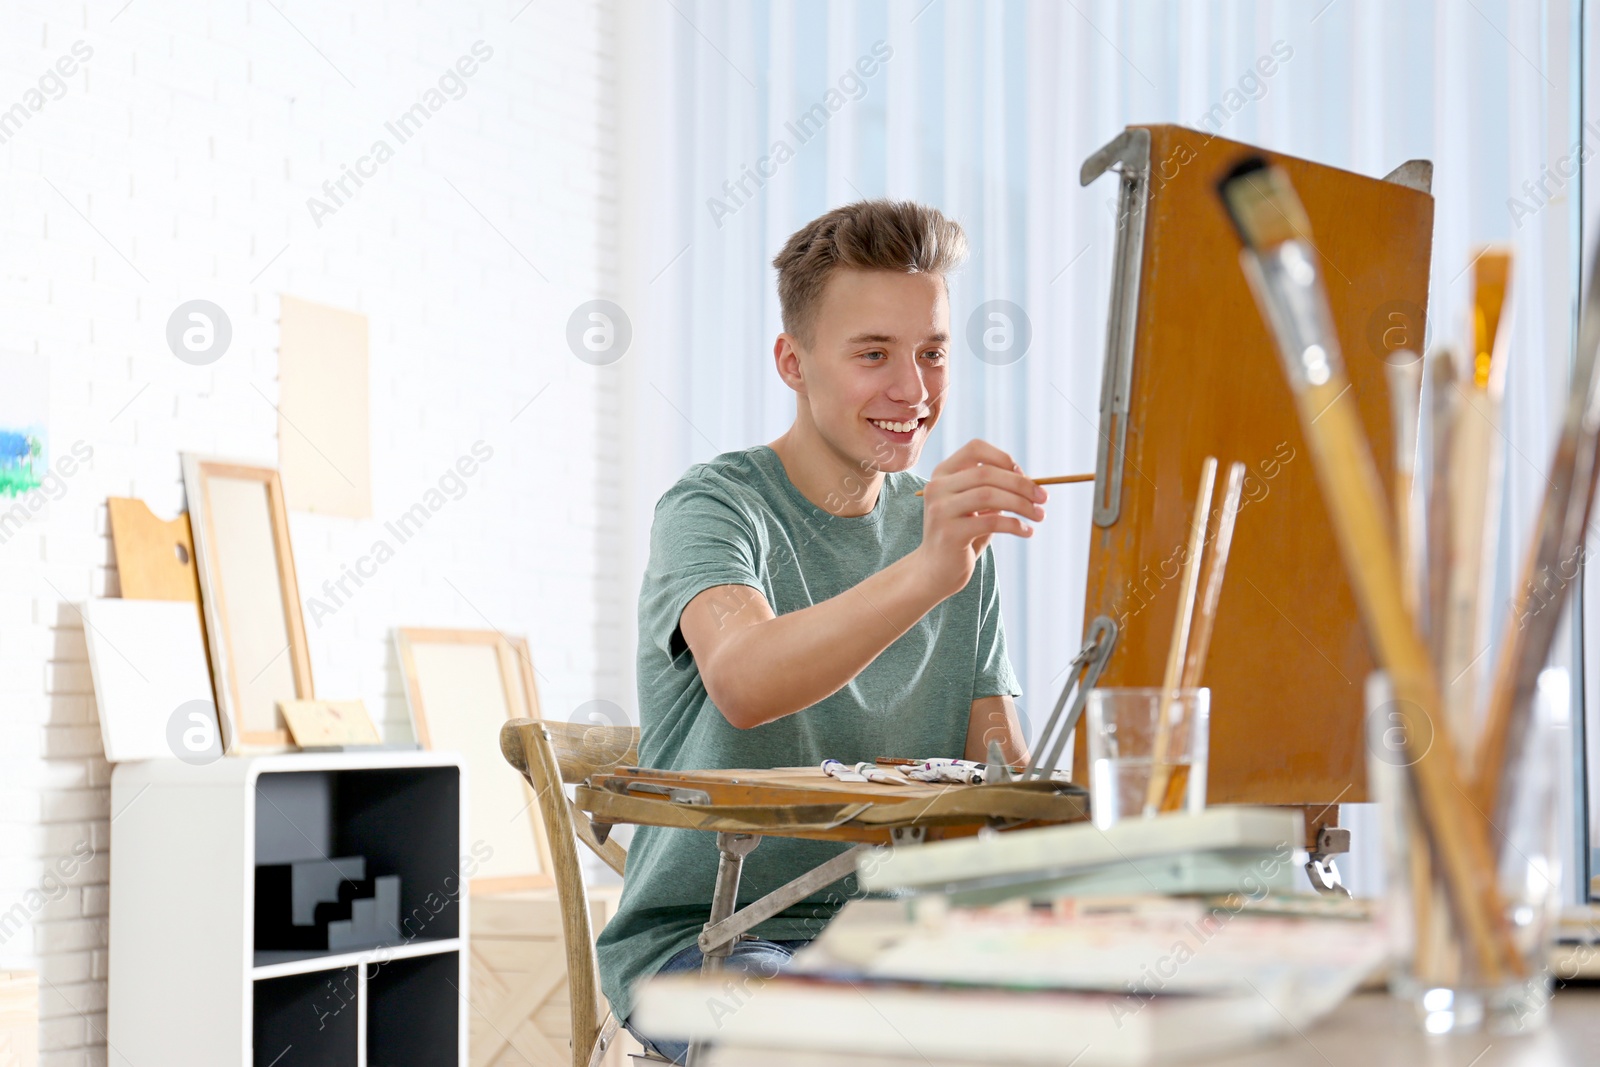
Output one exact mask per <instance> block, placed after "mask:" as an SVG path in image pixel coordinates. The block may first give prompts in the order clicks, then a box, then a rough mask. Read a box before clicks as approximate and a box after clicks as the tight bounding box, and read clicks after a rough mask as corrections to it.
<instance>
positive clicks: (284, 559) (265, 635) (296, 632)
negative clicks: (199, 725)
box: [183, 453, 315, 753]
mask: <svg viewBox="0 0 1600 1067" xmlns="http://www.w3.org/2000/svg"><path fill="white" fill-rule="evenodd" d="M183 485H184V490H185V492H186V493H187V495H188V498H189V524H190V526H191V527H192V529H193V534H194V549H195V563H196V564H197V565H198V567H199V571H200V600H201V606H202V607H203V608H204V610H205V621H206V640H207V643H208V644H209V646H210V650H211V667H212V672H213V674H214V679H213V681H214V682H215V686H216V693H217V718H218V720H219V721H220V723H221V725H222V734H223V745H224V747H225V749H226V751H228V752H229V753H235V752H238V751H240V750H241V749H244V748H254V749H261V748H288V747H291V745H292V741H291V739H290V735H289V727H288V724H287V723H286V722H285V721H284V718H283V713H282V711H281V710H280V709H279V704H280V702H282V701H285V700H309V699H311V697H312V696H314V695H315V694H314V693H313V692H312V686H311V654H310V651H309V649H308V647H307V645H306V627H305V620H304V618H303V617H302V616H301V613H300V587H299V583H298V581H297V580H296V578H295V571H294V553H293V551H292V550H291V548H290V546H289V516H288V512H287V511H286V510H285V508H284V503H283V485H282V483H281V482H280V481H279V480H278V472H277V471H275V470H273V469H272V468H270V467H257V466H250V465H248V464H243V463H234V462H230V461H227V460H219V459H208V458H205V457H201V456H196V455H192V454H188V453H185V454H184V456H183Z"/></svg>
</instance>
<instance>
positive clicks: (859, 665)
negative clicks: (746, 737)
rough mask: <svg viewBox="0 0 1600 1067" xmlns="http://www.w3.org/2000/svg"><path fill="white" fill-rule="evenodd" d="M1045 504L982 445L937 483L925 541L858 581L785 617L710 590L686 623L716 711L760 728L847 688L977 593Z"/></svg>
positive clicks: (943, 467)
mask: <svg viewBox="0 0 1600 1067" xmlns="http://www.w3.org/2000/svg"><path fill="white" fill-rule="evenodd" d="M1044 500H1045V493H1044V490H1042V489H1040V488H1039V487H1038V486H1036V485H1034V484H1033V483H1032V482H1031V481H1029V480H1028V479H1027V478H1026V477H1024V476H1023V474H1022V473H1021V471H1020V470H1018V469H1017V468H1016V464H1015V463H1014V462H1013V461H1012V459H1011V457H1010V456H1007V455H1006V454H1005V453H1004V452H1001V451H1000V450H999V449H997V448H995V447H994V446H993V445H989V444H986V443H985V442H982V441H973V442H971V443H970V444H968V445H966V446H964V447H963V448H961V449H960V450H958V451H957V452H956V453H955V454H954V455H952V456H951V457H950V458H949V459H947V460H946V461H945V462H944V463H941V464H940V465H939V467H938V468H937V469H935V471H934V476H933V478H932V479H930V480H929V482H928V485H927V487H926V489H925V491H924V493H923V534H922V544H921V545H920V546H918V547H917V548H916V549H915V550H914V551H912V552H911V553H909V554H907V555H906V556H903V557H902V558H900V559H899V560H897V561H895V562H894V563H892V564H890V565H889V566H887V567H885V568H884V569H883V570H881V571H879V572H878V573H877V574H874V575H872V576H870V577H868V578H867V579H866V580H864V581H862V582H861V583H859V584H858V585H856V586H854V587H852V588H850V589H847V590H845V591H844V592H843V593H840V594H839V595H838V596H836V597H832V598H830V599H828V600H824V601H822V602H821V603H819V604H813V605H812V606H811V607H808V608H802V609H801V610H799V611H791V612H786V613H784V614H783V615H774V614H773V611H772V607H771V605H770V604H768V603H767V600H766V597H764V596H763V595H762V594H761V592H760V591H759V590H756V589H752V588H750V587H748V586H742V585H721V586H715V587H713V588H711V589H707V590H705V591H703V592H702V593H700V594H699V595H698V596H696V597H695V598H694V599H693V600H691V601H690V602H689V606H688V607H686V608H684V610H683V615H682V616H681V617H680V618H679V620H678V626H679V628H680V629H681V630H682V631H683V638H684V641H685V642H686V643H687V644H688V646H689V650H690V651H691V652H692V653H693V654H694V658H695V662H696V664H697V665H698V667H699V669H700V677H701V679H702V680H703V681H704V682H705V686H706V691H707V693H709V694H710V696H711V701H712V703H714V704H715V705H716V706H717V707H718V708H719V709H721V711H722V714H723V715H724V716H725V717H726V718H727V720H728V721H729V722H730V723H732V724H733V725H734V726H736V727H739V728H740V729H749V728H751V727H754V726H760V725H762V724H763V723H768V722H772V721H773V720H775V719H781V718H783V717H784V716H785V715H792V714H794V713H795V712H797V711H800V710H802V709H804V708H808V707H810V706H811V705H813V704H815V703H817V702H818V701H820V700H822V699H823V698H825V697H827V696H829V695H831V694H833V693H836V692H838V691H839V690H840V689H842V688H844V687H845V686H846V685H848V684H849V682H850V680H851V679H853V678H854V677H855V676H856V675H858V674H860V673H861V671H862V670H863V669H864V668H865V667H866V666H867V664H869V663H871V662H872V661H873V660H874V659H876V658H877V657H878V654H879V653H881V652H882V651H883V650H884V649H886V648H888V647H889V645H890V644H892V643H893V642H894V641H895V639H896V638H898V637H899V636H900V635H901V634H903V633H905V632H906V631H907V630H909V629H911V627H912V626H913V625H915V623H916V622H917V620H918V619H920V618H922V617H923V616H924V615H926V614H927V613H928V611H929V610H930V609H932V608H933V607H934V606H935V605H937V604H938V603H939V602H940V601H942V600H944V599H945V598H946V597H949V596H952V595H954V594H955V593H957V592H959V591H960V590H961V589H962V588H964V587H965V586H966V584H967V582H968V580H969V579H970V578H971V577H972V571H973V568H974V567H975V566H976V564H977V559H978V557H979V556H980V555H982V553H983V549H984V548H985V547H986V546H987V545H988V543H989V539H990V538H991V537H993V536H994V535H995V534H996V533H1011V534H1016V535H1018V536H1021V537H1027V536H1029V535H1031V534H1032V532H1033V531H1032V528H1031V527H1029V526H1028V525H1027V523H1025V522H1024V521H1023V520H1022V519H1021V518H1018V517H1017V516H1026V517H1027V518H1029V519H1033V520H1035V521H1038V520H1040V519H1043V518H1044V508H1043V507H1042V504H1043V502H1044ZM1006 512H1011V513H1012V514H1006Z"/></svg>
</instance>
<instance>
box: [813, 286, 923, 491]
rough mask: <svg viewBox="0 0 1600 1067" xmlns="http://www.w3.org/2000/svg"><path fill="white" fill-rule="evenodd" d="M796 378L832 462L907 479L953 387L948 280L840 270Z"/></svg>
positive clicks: (827, 292)
mask: <svg viewBox="0 0 1600 1067" xmlns="http://www.w3.org/2000/svg"><path fill="white" fill-rule="evenodd" d="M800 369H801V373H802V375H803V377H804V388H803V394H802V396H801V403H802V404H804V405H807V406H808V407H809V409H810V413H811V421H812V422H813V423H814V424H815V426H816V428H817V430H818V432H819V433H820V434H821V436H822V439H823V440H824V441H825V442H827V444H828V445H829V446H830V447H831V448H832V449H833V450H834V452H835V453H837V454H838V455H839V456H840V457H841V458H844V459H846V460H848V461H849V462H850V463H852V464H854V465H857V466H859V467H860V468H861V469H862V470H878V471H885V472H889V471H903V470H909V469H910V468H911V467H913V466H914V465H915V464H916V462H917V458H918V457H919V456H920V455H921V454H922V446H923V444H925V443H926V442H927V439H928V433H929V431H931V430H932V429H933V426H934V424H935V423H936V422H938V421H939V413H940V411H942V410H943V408H944V398H945V389H946V388H947V386H948V382H949V373H950V306H949V303H948V301H947V300H946V298H945V285H944V279H942V278H941V277H939V276H938V275H936V274H902V273H900V272H898V271H877V270H875V271H860V270H836V271H834V272H833V274H832V275H831V276H830V277H829V279H828V284H827V287H826V288H825V289H824V290H823V293H822V302H821V305H820V307H819V308H818V312H817V317H816V321H815V323H814V328H813V335H812V344H811V346H810V348H808V349H801V350H800Z"/></svg>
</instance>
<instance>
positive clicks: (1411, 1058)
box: [711, 986, 1600, 1067]
mask: <svg viewBox="0 0 1600 1067" xmlns="http://www.w3.org/2000/svg"><path fill="white" fill-rule="evenodd" d="M974 1025H982V1022H981V1020H974ZM936 1051H937V1050H934V1049H930V1050H928V1052H929V1055H928V1056H927V1057H926V1058H918V1059H901V1058H898V1057H881V1056H850V1055H841V1054H838V1053H812V1052H783V1051H774V1050H770V1049H759V1050H757V1049H738V1048H718V1049H714V1050H713V1051H712V1057H711V1065H712V1067H912V1065H916V1067H993V1065H991V1064H983V1065H979V1064H974V1063H969V1062H967V1061H954V1060H941V1059H936V1058H934V1054H935V1053H936ZM1184 1062H1186V1063H1189V1064H1193V1065H1194V1067H1593V1065H1594V1064H1597V1063H1600V987H1595V986H1585V987H1572V988H1568V989H1564V990H1562V991H1561V992H1559V993H1557V994H1556V997H1555V1000H1554V1002H1553V1005H1552V1015H1551V1021H1550V1026H1549V1027H1548V1028H1547V1029H1545V1030H1544V1031H1542V1032H1540V1033H1536V1034H1531V1035H1522V1036H1518V1037H1495V1036H1491V1035H1488V1034H1478V1035H1474V1036H1465V1037H1430V1036H1428V1035H1426V1034H1424V1033H1422V1031H1421V1030H1420V1029H1419V1028H1418V1026H1417V1024H1416V1022H1415V1017H1414V1016H1413V1015H1412V1014H1411V1009H1410V1008H1409V1007H1408V1006H1406V1005H1403V1004H1400V1003H1399V1002H1397V1001H1395V1000H1394V999H1392V998H1391V997H1389V996H1388V995H1387V994H1385V993H1362V994H1359V995H1357V996H1354V997H1351V998H1350V999H1349V1000H1347V1001H1345V1003H1344V1004H1342V1005H1340V1007H1339V1008H1338V1009H1337V1010H1335V1011H1334V1012H1333V1014H1332V1015H1330V1016H1328V1017H1327V1018H1326V1019H1324V1020H1322V1022H1320V1023H1318V1024H1317V1025H1316V1026H1314V1027H1311V1028H1310V1029H1308V1030H1306V1031H1305V1032H1304V1033H1303V1034H1301V1035H1299V1036H1295V1037H1290V1038H1287V1039H1285V1040H1281V1041H1275V1042H1273V1043H1271V1044H1266V1045H1262V1046H1260V1047H1258V1048H1256V1049H1253V1050H1251V1051H1249V1052H1242V1053H1232V1054H1229V1055H1224V1056H1213V1057H1210V1058H1207V1059H1203V1060H1187V1061H1184Z"/></svg>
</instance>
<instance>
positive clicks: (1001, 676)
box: [599, 200, 1046, 1059]
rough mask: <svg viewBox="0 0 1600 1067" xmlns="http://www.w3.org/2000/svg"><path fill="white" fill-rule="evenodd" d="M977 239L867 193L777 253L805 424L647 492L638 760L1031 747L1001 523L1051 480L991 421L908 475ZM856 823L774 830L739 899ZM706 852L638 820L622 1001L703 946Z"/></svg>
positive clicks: (712, 870) (687, 761) (1029, 514)
mask: <svg viewBox="0 0 1600 1067" xmlns="http://www.w3.org/2000/svg"><path fill="white" fill-rule="evenodd" d="M965 257H966V237H965V235H964V234H963V233H962V231H961V227H960V226H959V225H957V224H956V223H955V222H954V221H952V220H950V219H948V218H946V217H945V216H943V215H942V214H940V213H939V212H938V211H936V210H934V209H932V208H929V207H925V206H923V205H920V204H915V203H909V202H891V201H885V200H873V201H864V202H861V203H855V204H850V205H847V206H845V207H841V208H838V209H836V210H834V211H830V212H828V213H827V214H826V215H823V216H822V217H821V218H819V219H817V220H815V221H814V222H812V223H810V224H809V225H807V226H806V227H805V228H803V229H802V230H800V231H799V232H798V233H796V234H794V235H793V236H792V237H790V238H789V241H788V243H787V244H786V245H785V246H784V248H783V251H782V252H781V253H779V255H778V257H777V258H776V259H775V260H774V261H773V262H774V266H776V267H777V270H778V297H779V302H780V304H781V305H782V312H783V325H784V332H783V333H781V334H780V335H779V336H778V339H777V342H776V343H775V345H774V347H773V355H774V358H775V361H776V364H777V371H778V375H779V377H781V378H782V379H783V381H784V383H785V384H786V385H788V386H789V388H790V389H792V390H794V393H795V397H796V404H795V419H794V424H793V425H792V426H790V427H789V429H788V430H787V431H786V432H785V433H784V434H783V436H781V437H779V438H778V439H777V440H776V441H773V442H772V444H771V445H763V446H760V447H757V448H752V449H747V450H745V451H742V452H729V453H726V454H724V455H721V456H718V457H717V458H716V459H713V460H711V461H710V462H709V463H703V464H700V465H698V466H696V467H693V468H691V469H690V470H689V472H688V473H686V474H685V475H684V476H683V478H682V479H681V480H680V481H679V482H678V483H677V485H675V486H673V487H672V488H671V489H670V490H669V491H668V492H667V494H666V495H665V496H663V497H662V498H661V501H660V503H659V504H657V506H656V514H655V523H654V526H653V528H652V530H651V545H650V563H649V568H648V570H647V571H646V573H645V577H644V583H643V587H642V589H641V590H640V594H639V661H638V675H639V708H640V718H641V724H642V731H641V736H640V742H639V760H640V763H641V764H642V765H644V766H646V767H656V768H664V769H677V770H690V769H705V768H714V767H718V768H720V767H793V766H807V765H810V766H815V765H817V764H818V763H820V762H821V761H822V760H823V759H826V758H830V757H831V758H833V759H838V760H843V761H844V762H846V763H854V762H857V761H860V760H872V759H874V758H876V757H878V756H915V757H930V756H958V757H962V756H964V757H966V758H968V759H982V758H983V756H984V754H985V752H986V751H987V748H988V743H989V741H990V740H997V741H999V742H1000V744H1001V749H1002V751H1003V752H1004V753H1005V755H1006V757H1007V758H1008V759H1009V760H1011V761H1013V762H1019V761H1020V760H1022V759H1023V758H1024V757H1025V753H1024V747H1023V741H1022V737H1021V733H1020V730H1019V729H1018V725H1017V717H1016V709H1015V706H1014V705H1013V703H1012V698H1013V697H1015V696H1017V695H1019V694H1020V692H1021V690H1020V689H1019V688H1018V686H1017V679H1016V675H1015V674H1014V673H1013V672H1012V669H1011V663H1010V661H1009V659H1008V658H1007V655H1006V642H1005V632H1004V629H1003V627H1002V625H1001V621H1000V598H999V593H998V591H997V585H996V581H995V571H994V555H993V551H992V550H991V549H990V548H989V540H990V538H991V537H993V536H994V535H995V534H997V533H1007V534H1014V535H1016V536H1019V537H1028V536H1031V534H1032V532H1033V531H1032V527H1031V526H1030V525H1029V524H1028V523H1029V520H1031V521H1038V520H1041V519H1043V518H1044V502H1045V499H1046V494H1045V492H1044V490H1043V489H1040V488H1039V487H1038V486H1036V485H1034V484H1033V482H1031V481H1029V480H1028V479H1027V478H1026V477H1025V476H1024V475H1023V474H1022V471H1021V468H1020V467H1019V466H1018V465H1017V464H1016V463H1015V462H1013V461H1012V459H1011V457H1010V456H1008V455H1006V454H1005V453H1004V452H1002V451H1001V450H999V449H998V448H995V447H994V446H992V445H989V444H987V443H985V442H983V441H972V442H970V443H969V444H967V445H966V446H964V447H963V448H961V449H959V450H958V451H956V452H955V453H954V454H953V455H951V456H950V458H948V459H946V460H945V461H944V462H943V463H941V464H940V465H939V466H938V467H936V468H935V469H934V472H933V477H932V479H930V480H928V481H926V482H924V480H923V479H921V478H919V477H917V476H915V475H913V474H911V473H910V470H911V468H912V467H913V466H914V465H915V464H916V462H917V460H918V458H919V457H920V456H921V454H922V448H923V445H924V444H925V443H926V441H927V439H928V434H929V432H930V431H932V429H933V427H934V426H935V424H937V423H938V421H939V415H940V413H941V412H942V411H943V409H944V404H945V400H946V395H947V391H948V389H949V387H950V380H949V379H950V362H951V360H950V308H949V290H948V286H947V284H946V281H945V275H946V274H947V273H948V272H950V271H951V270H953V269H955V268H956V267H957V266H958V265H959V264H960V263H961V261H962V260H963V259H965ZM919 489H922V490H924V495H923V496H922V497H918V496H917V495H916V493H917V490H919ZM843 847H844V846H842V845H839V844H834V843H829V842H821V841H801V840H794V839H784V838H766V839H764V840H763V841H762V842H761V845H760V847H759V848H757V849H756V850H755V851H754V852H752V853H751V854H750V856H749V858H748V859H747V860H746V861H745V864H744V876H743V880H742V882H741V885H740V892H739V901H740V903H741V904H744V903H748V902H749V901H752V900H754V899H756V898H757V897H759V896H762V895H764V894H766V893H767V892H769V891H771V890H773V889H776V888H778V887H779V886H781V885H783V884H784V883H785V882H788V881H790V880H792V879H794V878H796V877H798V876H800V875H801V874H804V873H805V872H806V871H808V870H810V869H811V868H813V867H815V866H817V865H818V864H820V863H822V862H824V861H825V860H827V859H829V858H830V857H831V856H833V855H836V854H837V853H838V852H839V851H840V850H841V849H842V848H843ZM716 869H717V849H716V840H715V835H713V834H709V833H701V832H697V831H692V830H669V829H659V828H652V827H645V828H641V829H640V830H639V831H638V832H637V834H635V836H634V839H633V847H632V849H631V850H630V851H629V854H628V871H627V876H626V878H625V880H624V887H623V892H622V901H621V905H620V907H619V909H618V911H617V914H616V916H615V917H614V918H613V919H612V920H611V922H610V923H609V924H608V925H607V926H606V928H605V930H604V931H603V932H602V934H601V936H600V943H599V951H600V969H601V976H602V985H603V987H604V991H605V994H606V996H607V998H608V999H609V1000H610V1001H611V1005H612V1009H613V1011H615V1013H616V1015H617V1017H618V1018H619V1019H623V1020H626V1019H627V1017H628V1013H629V1012H630V1010H631V1007H632V999H631V994H632V986H633V983H634V982H636V981H637V980H638V979H639V978H641V977H644V976H647V975H651V974H657V973H667V972H671V971H681V970H690V969H696V968H698V967H699V966H700V963H701V956H700V951H699V948H698V947H697V946H696V944H695V939H696V937H697V936H698V935H699V932H700V928H701V927H702V926H703V925H704V924H705V922H706V917H707V915H708V913H709V911H710V906H711V895H712V886H713V882H714V880H715V876H716ZM852 881H853V879H846V880H845V882H843V883H840V885H838V886H834V887H832V890H831V891H830V892H824V893H821V894H818V895H817V896H816V897H814V898H812V899H810V900H808V901H806V902H805V903H803V904H801V905H799V906H796V907H794V908H791V909H790V910H789V911H787V912H785V913H783V914H782V915H779V916H777V917H776V918H774V919H771V920H769V921H767V922H766V923H763V924H762V925H760V926H758V927H756V928H755V931H754V933H755V934H756V936H757V938H759V940H750V941H741V942H739V943H738V944H737V945H736V946H735V949H734V954H733V956H732V957H731V959H730V960H729V967H730V968H731V969H739V970H744V971H747V972H751V973H760V974H764V975H771V974H773V973H775V972H776V970H777V969H778V968H779V967H780V966H781V965H782V964H783V962H784V961H786V960H787V959H788V957H789V955H790V953H791V952H792V951H793V950H794V949H795V948H796V947H797V946H798V945H799V944H800V943H803V942H804V941H806V940H808V939H810V938H813V937H815V936H816V935H817V934H818V933H819V932H820V931H821V929H822V926H823V924H824V923H826V922H827V920H828V918H829V917H831V915H832V914H833V912H834V911H836V910H837V908H838V906H839V905H840V903H841V902H842V901H843V899H844V898H845V897H846V896H847V895H848V894H849V893H851V892H853V890H854V887H853V885H851V884H849V883H851V882H852ZM630 1029H631V1027H630ZM635 1035H636V1036H639V1037H640V1039H641V1040H642V1041H645V1042H646V1043H647V1045H648V1044H650V1042H649V1039H648V1038H646V1037H645V1036H644V1035H639V1034H638V1033H637V1031H635ZM654 1047H655V1048H656V1049H657V1051H659V1052H661V1053H662V1054H663V1055H666V1056H667V1057H668V1058H669V1059H681V1058H682V1056H683V1052H684V1047H683V1046H682V1045H680V1044H675V1043H672V1042H667V1041H657V1042H654Z"/></svg>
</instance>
